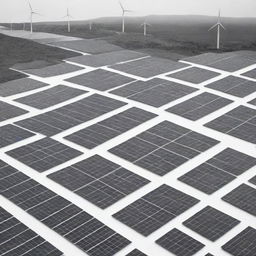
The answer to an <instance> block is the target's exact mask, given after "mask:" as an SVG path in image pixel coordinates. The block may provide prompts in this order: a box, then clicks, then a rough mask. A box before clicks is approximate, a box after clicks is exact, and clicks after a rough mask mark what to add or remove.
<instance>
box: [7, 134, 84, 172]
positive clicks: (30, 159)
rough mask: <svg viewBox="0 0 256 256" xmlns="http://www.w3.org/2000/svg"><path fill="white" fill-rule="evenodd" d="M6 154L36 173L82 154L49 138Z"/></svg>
mask: <svg viewBox="0 0 256 256" xmlns="http://www.w3.org/2000/svg"><path fill="white" fill-rule="evenodd" d="M7 154H8V155H9V156H11V157H13V158H14V159H17V160H18V161H20V162H22V163H24V164H25V165H27V166H29V167H31V168H33V169H35V170H36V171H38V172H44V171H46V170H49V169H51V168H53V167H55V166H57V165H60V164H63V163H65V162H67V161H69V160H71V159H73V158H75V157H77V156H79V155H81V154H82V153H81V152H79V151H78V150H75V149H73V148H70V147H68V146H66V145H64V144H61V143H60V142H58V141H55V140H53V139H51V138H44V139H41V140H39V141H36V142H33V143H30V144H28V145H25V146H22V147H19V148H16V149H13V150H11V151H8V152H7Z"/></svg>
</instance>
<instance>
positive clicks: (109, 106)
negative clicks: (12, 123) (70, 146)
mask: <svg viewBox="0 0 256 256" xmlns="http://www.w3.org/2000/svg"><path fill="white" fill-rule="evenodd" d="M124 105H126V103H124V102H121V101H118V100H114V99H111V98H108V97H105V96H101V95H98V94H93V95H92V96H89V97H87V98H84V99H82V100H79V101H76V102H74V103H71V104H68V105H66V106H63V107H60V108H57V109H55V110H52V111H48V112H46V113H43V114H39V115H37V116H34V117H31V118H27V119H24V120H22V121H19V122H16V124H17V125H19V126H21V127H24V128H26V129H28V130H31V131H34V132H38V133H41V134H43V135H46V136H53V135H55V134H57V133H60V132H62V131H65V130H67V129H70V128H72V127H74V126H76V125H79V124H82V123H84V122H87V121H89V120H92V119H94V118H96V117H99V116H101V115H103V114H106V113H108V112H110V111H113V110H115V109H117V108H120V107H122V106H124Z"/></svg>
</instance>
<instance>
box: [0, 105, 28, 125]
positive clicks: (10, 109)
mask: <svg viewBox="0 0 256 256" xmlns="http://www.w3.org/2000/svg"><path fill="white" fill-rule="evenodd" d="M26 113H28V111H26V110H24V109H22V108H18V107H16V106H13V105H11V104H9V103H6V102H3V101H0V122H2V121H5V120H8V119H10V118H14V117H17V116H21V115H24V114H26Z"/></svg>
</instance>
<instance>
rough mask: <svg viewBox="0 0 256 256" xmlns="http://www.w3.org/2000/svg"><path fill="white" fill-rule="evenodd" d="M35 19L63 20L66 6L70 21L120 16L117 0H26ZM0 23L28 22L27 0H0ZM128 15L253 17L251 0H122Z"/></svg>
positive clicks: (253, 1) (253, 0)
mask: <svg viewBox="0 0 256 256" xmlns="http://www.w3.org/2000/svg"><path fill="white" fill-rule="evenodd" d="M30 2H31V5H32V6H33V10H34V11H35V12H38V13H40V14H41V15H40V16H39V15H34V20H35V21H58V20H63V18H62V17H63V16H64V15H65V13H66V9H67V7H68V8H69V9H70V14H71V15H72V17H73V19H74V20H83V19H84V20H86V19H92V18H98V17H111V16H120V15H121V9H120V6H119V3H118V0H30ZM0 3H1V8H0V22H24V21H29V15H30V9H29V6H28V0H0ZM122 3H123V5H124V6H125V8H126V9H129V10H132V11H133V12H132V13H129V16H145V15H150V14H156V15H157V14H159V15H209V16H214V15H217V12H218V9H219V8H220V9H221V12H222V16H225V17H256V12H255V10H256V1H255V0H215V1H213V0H157V1H156V0H122Z"/></svg>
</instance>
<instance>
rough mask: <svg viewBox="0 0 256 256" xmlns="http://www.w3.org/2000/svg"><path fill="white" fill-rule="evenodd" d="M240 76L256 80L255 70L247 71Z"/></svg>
mask: <svg viewBox="0 0 256 256" xmlns="http://www.w3.org/2000/svg"><path fill="white" fill-rule="evenodd" d="M241 75H242V76H246V77H249V78H253V79H255V78H256V69H252V70H250V71H247V72H245V73H243V74H241Z"/></svg>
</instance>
